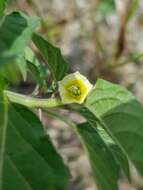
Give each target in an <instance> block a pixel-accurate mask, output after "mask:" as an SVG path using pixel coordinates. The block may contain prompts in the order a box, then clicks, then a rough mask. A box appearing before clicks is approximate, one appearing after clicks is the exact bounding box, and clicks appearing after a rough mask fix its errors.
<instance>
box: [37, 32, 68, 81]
mask: <svg viewBox="0 0 143 190" xmlns="http://www.w3.org/2000/svg"><path fill="white" fill-rule="evenodd" d="M33 42H34V43H35V45H36V46H37V48H38V49H39V50H40V52H41V54H42V56H43V58H44V59H45V61H46V62H47V64H48V66H49V69H50V71H51V73H52V76H53V78H54V80H55V81H59V80H61V79H62V78H63V77H64V76H65V74H66V72H67V69H68V64H67V63H66V61H65V60H64V58H63V57H62V55H61V51H60V49H59V48H57V47H55V46H53V45H52V44H50V43H49V42H48V41H47V40H45V39H44V38H42V37H41V36H40V35H39V34H36V33H35V34H34V35H33Z"/></svg>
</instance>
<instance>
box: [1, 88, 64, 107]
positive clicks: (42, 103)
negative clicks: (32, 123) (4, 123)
mask: <svg viewBox="0 0 143 190" xmlns="http://www.w3.org/2000/svg"><path fill="white" fill-rule="evenodd" d="M4 93H5V95H6V96H7V97H8V99H9V101H11V102H14V103H18V104H21V105H24V106H27V107H30V108H54V107H58V106H63V105H64V104H63V103H62V102H61V100H60V99H56V98H48V99H42V98H34V97H31V96H27V95H22V94H19V93H15V92H11V91H7V90H5V91H4Z"/></svg>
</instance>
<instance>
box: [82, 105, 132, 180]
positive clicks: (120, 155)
mask: <svg viewBox="0 0 143 190" xmlns="http://www.w3.org/2000/svg"><path fill="white" fill-rule="evenodd" d="M80 113H81V115H82V116H83V117H85V119H86V120H87V121H88V122H89V123H90V124H91V125H92V127H94V128H95V129H96V131H97V132H98V134H99V135H100V137H101V139H102V140H103V141H104V143H105V144H106V146H108V148H109V149H110V151H111V152H112V154H113V156H114V159H115V161H116V163H117V164H118V165H119V168H121V169H122V170H123V172H124V174H125V175H126V176H127V178H128V180H129V181H130V180H131V178H130V169H129V163H128V158H127V156H126V155H125V154H124V152H123V151H122V149H121V148H120V147H119V146H118V145H117V144H115V142H114V141H113V139H112V138H111V137H110V136H109V134H108V133H107V132H106V131H105V130H104V128H103V127H101V126H100V125H99V119H98V118H96V117H95V115H94V114H93V113H91V112H90V111H89V110H88V109H87V108H85V107H82V109H80Z"/></svg>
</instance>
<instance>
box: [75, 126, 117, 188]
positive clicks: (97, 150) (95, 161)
mask: <svg viewBox="0 0 143 190" xmlns="http://www.w3.org/2000/svg"><path fill="white" fill-rule="evenodd" d="M76 128H77V132H78V134H79V137H80V139H81V142H82V144H83V146H84V148H85V150H86V153H87V155H88V157H89V160H90V163H91V167H92V170H93V176H94V178H95V181H96V183H97V186H98V188H99V190H105V189H112V190H117V189H118V186H117V180H118V170H117V165H116V162H115V160H114V157H113V155H112V153H111V152H110V150H109V149H108V147H107V146H106V144H105V143H104V142H103V141H102V139H101V137H100V136H99V135H98V133H97V131H96V130H95V129H94V128H93V127H91V125H90V124H88V123H83V124H79V125H77V127H76Z"/></svg>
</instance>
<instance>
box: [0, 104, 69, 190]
mask: <svg viewBox="0 0 143 190" xmlns="http://www.w3.org/2000/svg"><path fill="white" fill-rule="evenodd" d="M5 135H6V136H5V138H6V145H5V155H3V156H4V157H5V159H4V161H3V162H4V163H3V168H4V170H3V173H2V174H1V176H0V179H2V188H1V190H15V189H22V190H41V189H43V190H47V189H50V190H64V189H66V188H67V184H68V179H69V172H68V169H67V168H66V167H65V166H64V163H63V161H62V159H61V157H60V156H59V154H58V153H57V152H56V150H55V148H54V147H53V145H52V143H51V140H50V137H49V136H48V135H46V134H44V132H43V126H42V124H41V123H40V121H39V119H38V118H37V117H36V116H35V114H34V113H32V112H31V111H30V110H28V109H27V108H25V107H23V106H20V105H16V104H15V105H10V106H9V118H8V127H7V133H6V134H5Z"/></svg>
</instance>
